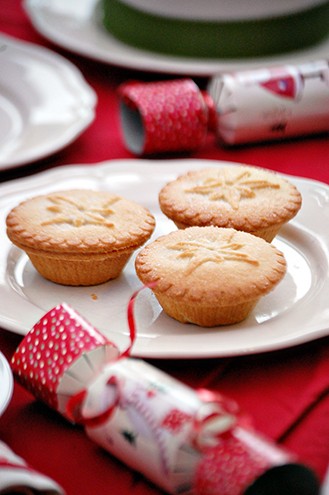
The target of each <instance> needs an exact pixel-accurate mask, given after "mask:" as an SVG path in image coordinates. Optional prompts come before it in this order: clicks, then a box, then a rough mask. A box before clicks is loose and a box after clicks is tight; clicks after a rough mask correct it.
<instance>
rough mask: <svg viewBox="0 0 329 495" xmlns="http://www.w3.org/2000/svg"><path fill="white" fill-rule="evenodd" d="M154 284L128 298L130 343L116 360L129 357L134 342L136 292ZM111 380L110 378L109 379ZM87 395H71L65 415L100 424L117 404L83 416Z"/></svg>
mask: <svg viewBox="0 0 329 495" xmlns="http://www.w3.org/2000/svg"><path fill="white" fill-rule="evenodd" d="M154 285H155V284H152V285H151V284H150V285H144V286H143V287H141V288H140V289H137V290H136V291H135V292H134V293H133V294H132V296H131V297H130V299H129V302H128V306H127V320H128V327H129V338H130V343H129V345H128V347H127V348H126V349H125V350H124V351H123V352H121V353H120V354H119V356H118V357H117V359H116V361H115V362H117V361H118V360H119V359H122V358H126V357H129V356H130V354H131V349H132V347H133V345H134V343H135V340H136V335H137V332H136V323H135V317H134V307H135V301H136V298H137V296H138V294H139V293H140V292H141V291H142V290H144V289H147V288H151V287H153V286H154ZM110 380H111V379H110ZM86 396H87V390H86V389H83V390H81V391H80V392H78V393H77V394H75V395H73V396H72V397H70V399H69V400H68V402H67V405H66V416H67V417H68V418H69V419H70V420H71V421H72V422H73V423H77V424H81V425H84V426H96V425H99V424H102V423H103V422H104V421H106V420H107V419H108V418H109V417H110V416H111V414H112V412H113V409H114V408H115V407H116V405H117V404H115V405H111V406H109V407H108V408H107V409H106V410H105V411H103V412H102V413H100V414H99V415H97V416H95V417H93V418H85V417H84V416H83V415H82V414H81V409H82V405H83V403H84V401H85V398H86Z"/></svg>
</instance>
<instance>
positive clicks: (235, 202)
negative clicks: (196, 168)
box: [186, 171, 280, 210]
mask: <svg viewBox="0 0 329 495" xmlns="http://www.w3.org/2000/svg"><path fill="white" fill-rule="evenodd" d="M264 188H271V189H279V188H280V185H279V184H275V183H273V182H270V181H268V180H266V179H255V178H253V177H252V173H251V172H249V171H244V172H241V173H239V174H238V175H236V176H235V177H233V176H229V175H227V174H225V173H224V174H221V175H220V176H217V177H215V176H214V177H208V178H206V179H205V180H204V181H203V182H202V183H201V184H197V185H196V186H193V187H190V188H188V189H186V192H190V193H195V194H202V195H204V196H208V198H209V200H211V201H218V200H223V201H226V202H227V203H229V205H230V206H231V207H232V208H233V209H235V210H236V209H237V208H238V207H239V203H240V201H241V199H244V198H253V197H255V190H257V189H264Z"/></svg>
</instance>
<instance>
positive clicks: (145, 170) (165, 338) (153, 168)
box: [0, 159, 329, 358]
mask: <svg viewBox="0 0 329 495" xmlns="http://www.w3.org/2000/svg"><path fill="white" fill-rule="evenodd" d="M228 163H230V162H219V161H214V160H198V159H195V160H194V159H186V160H185V159H184V160H165V161H157V160H155V161H148V160H138V159H137V160H136V159H126V160H125V159H120V160H112V161H108V162H102V163H98V164H94V165H67V166H63V167H58V168H56V169H50V170H48V171H46V172H41V173H39V174H36V175H35V176H31V177H26V178H23V179H17V180H16V181H12V182H11V183H9V184H3V185H2V186H0V192H1V196H0V198H3V199H0V213H1V209H2V210H3V208H4V207H3V205H2V206H1V203H3V202H4V201H5V203H6V209H7V210H8V208H10V207H11V204H10V203H11V202H13V200H15V199H16V198H17V195H18V196H32V195H35V194H36V193H38V192H40V191H43V190H54V189H56V187H55V186H54V184H56V182H57V181H58V180H60V179H61V180H65V181H67V180H72V179H74V181H75V182H76V180H77V178H78V177H79V178H82V179H83V180H85V179H86V180H87V181H89V180H91V179H93V180H94V179H95V180H99V179H102V178H103V177H104V174H106V173H108V174H109V176H110V177H111V181H113V177H114V176H117V180H118V181H120V180H122V178H124V177H126V175H127V174H129V173H130V174H132V175H133V176H136V177H138V178H139V179H140V180H142V178H143V177H144V174H145V176H147V177H151V178H152V177H153V178H155V179H156V180H158V178H159V177H158V175H159V174H160V177H161V179H162V177H163V180H167V179H170V178H171V177H173V176H176V175H177V174H178V173H179V172H181V171H185V170H188V169H191V168H200V167H202V166H208V165H214V166H223V165H224V164H228ZM160 171H161V172H160ZM164 172H165V175H164ZM146 174H147V175H146ZM152 174H153V175H152ZM120 177H121V179H120ZM287 177H289V176H287ZM291 180H292V181H294V182H296V183H297V184H298V185H299V186H303V187H304V186H305V187H308V188H310V189H312V190H313V189H314V190H315V189H319V190H321V191H322V192H324V193H325V195H326V197H327V199H328V198H329V187H328V186H327V185H325V184H323V183H321V182H318V181H313V180H309V179H304V178H296V177H291ZM68 187H70V186H68ZM27 191H29V192H28V193H27ZM10 198H11V202H10V201H8V200H9V199H10ZM293 223H294V221H292V224H293ZM319 242H320V243H321V244H323V249H324V250H325V258H326V261H325V264H326V269H327V270H328V260H329V252H328V251H329V238H325V239H324V238H320V239H319ZM4 249H5V248H4ZM8 249H9V248H8ZM0 261H1V260H0ZM4 265H5V263H4ZM6 269H7V268H6V267H5V266H2V267H1V263H0V277H1V271H4V270H6ZM1 293H2V296H3V297H2V298H1V300H2V301H4V299H6V298H8V297H10V298H12V297H13V292H12V288H11V287H8V284H7V282H6V283H5V284H4V285H0V294H1ZM14 296H15V294H14ZM18 297H21V303H20V304H21V306H22V308H24V310H26V311H27V312H28V313H29V315H28V314H24V316H22V317H21V316H18V319H17V317H16V320H15V316H13V315H9V316H8V315H5V314H3V309H2V310H1V306H0V325H2V326H3V327H4V328H7V329H8V330H11V331H14V332H16V333H21V334H23V335H24V334H26V333H27V331H28V330H29V329H30V327H29V326H27V327H26V325H29V324H31V325H32V322H33V324H34V323H35V322H36V321H37V320H38V319H39V318H41V317H42V316H43V314H44V313H45V309H44V308H42V307H36V306H35V304H34V302H30V301H29V300H26V298H25V300H24V297H25V296H24V294H23V295H21V296H20V295H18ZM7 302H8V301H7ZM59 302H65V301H59ZM56 304H57V302H56ZM46 309H47V310H49V309H51V307H48V308H46ZM320 309H321V311H323V308H320ZM22 314H23V310H22ZM27 316H29V318H27ZM321 318H322V317H321ZM321 318H320V324H318V322H316V323H315V324H312V326H310V328H308V327H307V325H306V326H305V323H304V322H303V325H304V326H303V328H301V329H294V331H292V330H289V332H288V333H287V335H285V336H284V338H282V336H280V338H278V339H277V340H276V341H273V339H272V340H271V338H269V339H268V340H266V337H265V340H264V335H262V338H263V341H262V342H254V341H250V342H249V343H248V345H245V346H244V347H241V346H240V347H239V349H238V348H236V349H234V348H232V347H230V346H229V347H228V348H226V349H224V346H223V340H222V344H221V345H222V347H223V349H221V348H220V347H221V345H220V339H223V336H222V335H223V334H221V332H220V331H219V332H218V333H217V336H216V340H217V339H218V342H217V343H216V345H215V346H212V348H202V349H201V348H200V347H198V348H196V347H195V345H194V344H193V342H192V341H193V337H192V334H191V336H185V335H181V336H178V335H177V336H175V343H176V344H177V343H178V345H176V347H175V348H171V346H172V335H160V334H158V335H156V337H157V338H153V339H152V338H150V339H149V338H148V337H145V336H142V337H141V336H139V337H138V339H137V341H136V342H135V344H134V347H133V352H132V354H133V355H137V356H142V357H151V358H152V357H154V358H200V357H221V356H222V357H223V356H232V355H241V354H251V353H259V352H266V351H271V350H276V349H281V348H284V347H291V346H294V345H297V344H300V343H305V342H307V341H310V340H315V339H317V338H320V337H323V336H327V335H329V318H327V317H326V316H324V319H325V321H323V318H322V319H321ZM27 320H29V322H30V323H27ZM120 332H121V330H120ZM124 333H125V331H124V332H123V334H124ZM109 335H110V336H111V338H114V339H116V337H118V334H117V333H115V332H109ZM200 335H202V336H203V331H202V333H201V331H200V332H199V333H196V336H197V338H199V337H200ZM207 335H209V334H207ZM259 335H261V334H259ZM122 336H123V338H124V339H125V338H126V337H124V335H122ZM213 337H214V335H212V336H211V339H212V340H213ZM207 339H209V336H208V337H207V336H205V337H204V340H205V342H207ZM211 339H210V341H211ZM182 342H183V345H184V346H185V347H184V348H182V346H181V345H180V344H181V343H182ZM212 343H213V342H212ZM168 345H169V347H170V349H168Z"/></svg>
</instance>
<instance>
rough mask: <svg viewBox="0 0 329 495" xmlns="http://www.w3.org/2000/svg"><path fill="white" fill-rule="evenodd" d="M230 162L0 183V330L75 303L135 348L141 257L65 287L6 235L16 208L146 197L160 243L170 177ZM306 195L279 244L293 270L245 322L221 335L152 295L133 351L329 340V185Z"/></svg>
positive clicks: (258, 347)
mask: <svg viewBox="0 0 329 495" xmlns="http://www.w3.org/2000/svg"><path fill="white" fill-rule="evenodd" d="M225 164H226V165H227V162H218V161H211V160H209V161H206V160H165V161H147V160H117V161H110V162H105V163H102V164H96V165H92V166H88V165H84V166H67V167H61V168H59V169H53V170H50V171H48V172H43V173H40V174H38V175H34V176H31V177H27V178H24V179H19V180H16V181H13V182H10V183H8V184H4V185H2V186H0V235H1V239H2V241H1V251H0V325H1V326H3V327H4V328H6V329H9V330H12V331H13V332H17V333H19V334H26V332H28V330H30V329H31V328H32V326H33V325H34V324H35V323H36V322H37V321H38V320H39V319H40V318H41V317H42V316H43V315H44V313H46V312H47V311H48V310H50V309H51V308H53V307H54V306H56V305H57V304H60V303H62V302H66V303H68V304H70V305H71V306H72V307H73V308H74V309H76V310H77V311H78V312H79V313H81V315H82V316H84V317H85V318H86V319H87V320H89V322H90V323H92V324H93V325H94V326H95V327H97V328H98V329H99V330H100V331H102V332H104V333H105V334H106V335H108V336H109V337H110V338H111V339H112V340H113V341H115V342H116V343H117V344H118V345H119V346H120V347H121V346H122V347H125V346H126V345H127V344H128V341H129V339H128V333H129V332H128V325H127V320H126V308H127V304H128V301H129V298H130V297H131V295H132V293H133V292H134V290H136V289H137V288H139V287H141V283H140V282H139V280H138V279H137V276H136V274H135V270H134V257H133V258H132V259H131V261H130V262H129V264H128V265H127V266H126V268H125V270H124V272H123V274H122V276H120V277H119V278H118V279H116V280H113V281H110V282H108V283H106V284H102V285H98V286H96V287H75V288H72V287H64V286H60V285H56V284H54V283H51V282H48V281H46V280H44V279H43V278H42V277H41V276H40V275H38V274H37V272H36V271H35V270H34V268H33V267H32V265H31V264H30V262H29V260H28V258H27V256H26V255H25V254H24V253H23V252H22V251H20V250H19V249H17V248H16V247H14V246H13V245H11V243H10V242H9V240H8V239H7V238H6V234H5V216H6V214H7V213H8V211H9V209H11V208H12V207H13V206H15V205H16V204H17V203H18V202H19V201H21V200H22V199H25V198H27V197H31V196H34V195H36V194H39V193H45V192H48V191H53V190H59V189H69V188H72V187H75V188H95V189H105V190H109V191H112V192H116V193H118V194H120V195H122V196H125V197H127V198H130V199H132V200H134V201H137V202H139V203H141V204H143V205H144V206H146V207H147V208H149V210H150V211H151V212H152V213H153V214H154V215H155V217H156V222H157V227H156V230H155V232H154V235H153V238H155V237H158V236H159V235H161V234H165V233H167V232H170V231H171V230H173V229H174V228H175V227H174V224H173V223H172V222H171V221H170V220H168V219H167V218H166V217H165V216H164V215H163V214H162V213H161V212H160V209H159V206H158V192H159V190H160V188H161V187H162V186H163V185H164V184H165V183H166V182H168V181H169V180H172V179H174V178H175V177H176V176H177V175H178V174H180V173H182V172H184V171H187V170H192V169H198V168H202V167H205V166H209V165H211V166H212V165H213V166H215V167H221V166H223V165H225ZM291 180H292V181H293V182H294V183H295V184H296V185H297V187H298V188H299V190H300V191H301V193H302V195H303V199H304V202H303V206H302V209H301V211H300V212H299V213H298V216H297V217H295V219H294V220H293V221H291V222H290V224H289V225H288V226H286V227H285V228H284V229H283V230H282V234H281V235H280V236H279V237H278V238H277V240H276V241H275V244H276V245H277V246H278V248H279V249H281V250H282V251H283V252H284V254H285V256H286V259H287V263H288V271H287V274H286V276H285V278H284V280H283V281H282V282H281V283H280V284H279V285H278V286H277V287H276V288H275V290H274V291H273V292H272V293H270V294H268V295H267V296H265V297H264V298H263V299H262V300H261V301H260V302H259V304H258V305H257V307H256V308H255V310H254V312H253V313H252V314H251V315H250V317H249V318H248V319H247V320H245V321H244V322H242V323H240V324H238V325H233V326H230V327H221V328H214V329H205V328H200V327H197V326H195V325H185V324H181V323H179V322H177V321H175V320H173V319H172V318H170V317H168V316H167V315H165V314H164V313H163V312H162V311H161V308H160V307H159V305H158V303H157V302H156V300H155V298H154V297H153V295H152V293H151V291H150V290H149V289H145V290H144V291H142V292H140V294H139V296H138V298H137V301H136V303H135V311H136V313H135V314H136V321H137V328H138V338H137V341H136V343H135V345H134V348H133V354H134V355H136V356H142V357H154V358H192V357H193V358H194V357H215V356H234V355H242V354H250V353H258V352H264V351H270V350H275V349H280V348H284V347H289V346H293V345H296V344H299V343H302V342H307V341H310V340H313V339H316V338H319V337H322V336H325V335H328V334H329V306H328V294H329V230H328V229H327V228H324V226H326V225H327V224H328V218H329V187H328V186H326V185H325V184H322V183H320V182H315V181H310V180H306V179H302V178H291Z"/></svg>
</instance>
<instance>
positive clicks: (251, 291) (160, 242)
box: [135, 226, 286, 326]
mask: <svg viewBox="0 0 329 495" xmlns="http://www.w3.org/2000/svg"><path fill="white" fill-rule="evenodd" d="M135 268H136V273H137V275H138V277H139V278H140V280H141V281H142V282H143V283H144V284H147V285H150V286H151V287H152V290H153V292H154V293H155V295H156V297H157V298H158V300H159V302H160V304H161V305H162V307H163V309H164V310H165V311H166V312H167V313H168V314H169V315H170V316H172V317H173V318H176V319H178V320H179V321H182V322H183V321H184V322H192V323H196V324H198V325H201V326H217V325H223V324H231V323H236V322H238V321H241V320H243V319H245V318H246V317H247V315H248V314H249V313H250V311H251V309H252V308H253V307H254V306H255V304H256V303H257V302H258V300H259V299H260V298H261V297H263V296H264V295H265V294H268V293H269V292H270V291H271V290H272V289H273V288H274V287H275V286H276V285H277V284H278V283H279V282H280V281H281V280H282V278H283V276H284V274H285V272H286V261H285V258H284V255H283V254H282V253H281V251H279V250H278V249H277V248H276V247H275V246H273V245H272V244H270V243H268V242H266V241H265V240H264V239H261V238H259V237H256V236H253V235H251V234H248V233H245V232H241V231H237V230H235V229H231V228H219V227H212V226H210V227H189V228H187V229H184V230H177V231H174V232H172V233H170V234H168V235H165V236H162V237H159V238H158V239H157V240H155V241H153V242H151V243H149V244H148V245H147V246H145V247H144V248H143V249H142V250H141V251H140V252H139V254H138V255H137V257H136V260H135Z"/></svg>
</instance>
